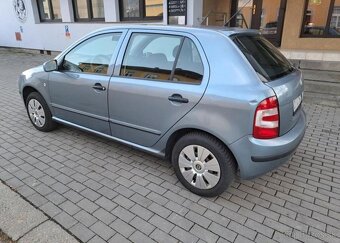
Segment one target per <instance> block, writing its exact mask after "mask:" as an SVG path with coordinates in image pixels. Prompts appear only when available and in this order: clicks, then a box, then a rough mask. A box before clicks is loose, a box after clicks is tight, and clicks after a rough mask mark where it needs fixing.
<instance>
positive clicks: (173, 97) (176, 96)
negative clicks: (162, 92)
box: [168, 94, 189, 103]
mask: <svg viewBox="0 0 340 243" xmlns="http://www.w3.org/2000/svg"><path fill="white" fill-rule="evenodd" d="M168 100H170V101H172V102H177V103H189V100H188V99H187V98H183V97H182V95H180V94H173V95H171V96H169V98H168Z"/></svg>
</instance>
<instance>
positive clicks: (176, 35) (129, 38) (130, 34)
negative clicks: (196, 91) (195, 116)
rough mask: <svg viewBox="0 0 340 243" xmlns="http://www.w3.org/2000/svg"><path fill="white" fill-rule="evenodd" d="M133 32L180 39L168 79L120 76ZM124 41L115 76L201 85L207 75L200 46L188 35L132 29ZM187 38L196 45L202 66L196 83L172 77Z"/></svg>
mask: <svg viewBox="0 0 340 243" xmlns="http://www.w3.org/2000/svg"><path fill="white" fill-rule="evenodd" d="M134 34H153V35H164V36H173V37H178V38H180V39H181V41H180V45H179V50H178V53H177V55H176V58H175V60H174V64H173V66H172V70H171V72H170V76H169V79H167V80H164V79H148V78H140V77H133V76H122V75H121V71H122V69H123V63H124V58H125V55H126V53H127V51H128V46H129V44H130V41H131V38H132V37H133V35H134ZM126 39H127V40H126V42H125V43H124V45H123V46H122V47H123V48H122V49H124V50H123V51H122V53H121V54H120V55H119V59H120V64H119V66H118V68H117V69H116V70H115V73H114V76H115V77H118V78H126V79H132V80H143V81H150V82H161V83H171V84H189V85H195V86H200V85H202V84H203V83H205V76H206V75H207V74H206V72H207V71H208V70H206V69H207V65H206V62H207V60H206V56H205V54H204V56H202V50H201V49H200V48H201V46H200V47H198V45H197V43H196V42H195V41H194V40H193V39H192V38H191V37H190V36H187V35H181V34H178V33H167V32H144V31H133V32H131V33H129V36H128V38H126ZM186 39H188V40H190V41H191V42H192V43H193V44H194V45H195V47H196V49H197V51H198V54H199V56H200V59H201V63H202V67H203V75H202V80H200V82H197V83H193V82H186V81H175V80H173V78H174V75H175V71H176V67H177V63H178V59H179V56H180V53H181V51H182V47H183V44H184V41H185V40H186Z"/></svg>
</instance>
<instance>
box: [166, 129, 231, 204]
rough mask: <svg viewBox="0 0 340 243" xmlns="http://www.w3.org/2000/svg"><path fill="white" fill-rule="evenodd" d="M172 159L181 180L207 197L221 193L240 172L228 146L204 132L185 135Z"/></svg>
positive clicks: (176, 145) (175, 148) (198, 193)
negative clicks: (237, 170)
mask: <svg viewBox="0 0 340 243" xmlns="http://www.w3.org/2000/svg"><path fill="white" fill-rule="evenodd" d="M171 160H172V161H171V162H172V165H173V167H174V169H175V173H176V176H177V178H178V179H179V181H180V182H181V183H182V184H183V185H184V186H185V187H186V188H187V189H188V190H190V191H191V192H193V193H195V194H197V195H200V196H203V197H214V196H218V195H220V194H221V193H222V192H224V191H225V190H226V189H227V188H228V186H229V185H230V184H231V183H232V182H233V180H234V178H235V175H236V162H235V159H234V157H233V155H232V154H231V152H230V151H229V150H228V148H227V147H226V146H225V145H224V144H223V143H222V142H220V141H219V140H218V139H216V138H215V137H213V136H210V135H208V134H205V133H201V132H193V133H188V134H186V135H184V136H183V137H181V138H180V139H179V140H178V141H177V142H176V144H175V145H174V147H173V150H172V156H171ZM202 160H203V161H202Z"/></svg>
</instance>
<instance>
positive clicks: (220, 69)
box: [154, 33, 275, 150]
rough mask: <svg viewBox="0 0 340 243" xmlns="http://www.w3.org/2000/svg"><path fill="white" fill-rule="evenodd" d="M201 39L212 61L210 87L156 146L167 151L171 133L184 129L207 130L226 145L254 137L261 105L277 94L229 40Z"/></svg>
mask: <svg viewBox="0 0 340 243" xmlns="http://www.w3.org/2000/svg"><path fill="white" fill-rule="evenodd" d="M197 38H198V39H199V40H200V42H201V44H202V46H203V48H204V50H205V53H206V55H207V59H208V60H209V66H210V69H211V71H210V81H209V84H208V87H207V89H206V92H205V94H204V96H203V98H202V99H201V101H200V102H199V104H197V105H196V106H195V108H194V109H193V110H191V111H190V112H189V113H188V114H187V115H186V116H185V117H183V118H182V119H181V120H180V121H179V122H177V123H176V124H175V125H174V126H173V127H172V128H171V129H170V130H169V131H168V132H167V134H166V135H165V136H164V137H162V138H161V139H160V141H159V142H158V143H157V144H156V145H155V146H154V148H157V149H159V150H163V149H164V148H165V145H166V141H167V139H168V138H169V137H170V136H171V134H173V133H174V132H176V131H178V130H180V129H184V128H194V129H199V130H203V131H206V132H208V133H210V134H212V135H214V136H216V137H217V138H219V139H220V140H221V141H222V142H224V143H225V144H226V145H229V144H231V143H233V142H235V141H236V140H238V139H240V138H241V137H243V136H245V135H251V134H252V129H253V119H254V113H255V109H256V107H257V104H258V103H259V102H260V101H262V100H263V99H265V98H267V97H269V96H272V95H275V93H274V91H273V90H272V89H271V88H269V87H267V86H266V85H264V84H263V83H262V82H261V81H259V80H258V77H257V75H256V73H255V72H254V71H253V69H252V67H251V66H250V64H249V63H248V61H247V60H246V59H244V58H243V56H241V55H240V54H239V53H238V50H237V49H236V47H235V46H234V45H233V43H232V42H231V41H230V40H229V38H228V37H226V36H224V35H220V34H218V33H216V34H213V35H212V34H205V33H203V34H202V36H197ZM209 43H214V45H211V44H209ZM223 56H225V58H223ZM216 57H221V58H216ZM240 67H242V68H240ZM226 84H227V85H226Z"/></svg>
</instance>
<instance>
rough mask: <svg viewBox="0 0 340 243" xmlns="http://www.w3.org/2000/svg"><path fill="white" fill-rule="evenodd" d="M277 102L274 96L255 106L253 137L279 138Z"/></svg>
mask: <svg viewBox="0 0 340 243" xmlns="http://www.w3.org/2000/svg"><path fill="white" fill-rule="evenodd" d="M279 121H280V114H279V102H278V100H277V98H276V96H272V97H269V98H267V99H265V100H263V101H261V103H260V104H259V105H258V106H257V108H256V112H255V117H254V128H253V137H254V138H258V139H271V138H276V137H278V136H279V131H280V126H279Z"/></svg>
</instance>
